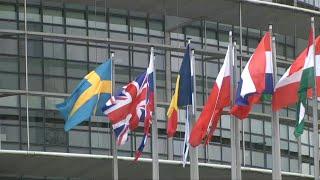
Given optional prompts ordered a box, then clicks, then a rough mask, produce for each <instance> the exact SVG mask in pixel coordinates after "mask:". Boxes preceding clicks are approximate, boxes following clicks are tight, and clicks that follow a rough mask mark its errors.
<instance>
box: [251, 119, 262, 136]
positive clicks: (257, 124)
mask: <svg viewBox="0 0 320 180" xmlns="http://www.w3.org/2000/svg"><path fill="white" fill-rule="evenodd" d="M251 132H252V133H255V134H263V121H261V120H257V119H251Z"/></svg>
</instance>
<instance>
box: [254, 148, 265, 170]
mask: <svg viewBox="0 0 320 180" xmlns="http://www.w3.org/2000/svg"><path fill="white" fill-rule="evenodd" d="M252 165H253V166H257V167H264V154H263V153H261V152H256V151H252Z"/></svg>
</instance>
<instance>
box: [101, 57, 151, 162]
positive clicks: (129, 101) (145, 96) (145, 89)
mask: <svg viewBox="0 0 320 180" xmlns="http://www.w3.org/2000/svg"><path fill="white" fill-rule="evenodd" d="M153 58H154V57H153V53H151V55H150V62H149V67H148V69H147V71H145V72H143V73H141V74H140V75H139V76H138V77H137V78H136V79H135V80H134V81H132V82H130V83H129V84H128V85H126V86H124V87H123V88H122V90H121V91H120V92H119V93H117V95H115V96H113V97H111V98H110V100H109V101H107V103H106V104H105V106H104V107H103V108H102V111H103V112H104V114H105V115H106V116H107V118H108V119H109V120H110V121H111V123H112V127H113V130H114V132H115V135H116V138H117V144H118V145H123V144H125V143H126V141H127V139H128V133H129V132H130V131H134V130H135V129H136V128H137V127H138V126H139V122H141V123H143V124H144V136H143V138H142V142H141V144H140V146H139V148H138V150H137V152H136V158H135V160H137V159H138V158H139V157H140V156H141V154H142V151H143V149H144V146H145V144H146V143H147V139H148V136H149V129H150V125H151V120H152V112H153V111H154V86H153V72H154V69H153Z"/></svg>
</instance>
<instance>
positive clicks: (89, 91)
mask: <svg viewBox="0 0 320 180" xmlns="http://www.w3.org/2000/svg"><path fill="white" fill-rule="evenodd" d="M111 67H112V62H111V60H108V61H106V62H105V63H103V64H101V65H100V66H98V67H97V68H96V69H95V70H93V71H91V72H90V73H89V74H87V75H86V76H85V77H84V79H83V80H82V81H81V82H80V83H79V84H78V86H77V87H76V88H75V89H74V90H73V92H72V93H71V95H70V97H69V98H68V99H66V101H65V102H63V103H61V104H58V105H57V109H58V110H59V111H60V113H61V115H62V116H63V118H64V119H65V120H66V123H65V125H64V129H65V131H68V130H70V129H72V128H73V127H74V126H76V125H78V124H80V123H81V122H83V121H85V120H89V118H90V116H91V115H92V114H94V115H98V114H102V111H101V107H102V106H103V105H104V103H105V102H106V101H107V100H108V99H109V98H110V96H111V92H112V81H111V77H112V75H111V72H112V71H111Z"/></svg>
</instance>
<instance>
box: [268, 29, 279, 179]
mask: <svg viewBox="0 0 320 180" xmlns="http://www.w3.org/2000/svg"><path fill="white" fill-rule="evenodd" d="M269 33H270V36H271V40H270V41H271V45H272V48H271V49H272V64H273V86H275V85H276V83H277V74H278V73H277V53H276V40H275V37H274V36H273V34H272V25H271V24H270V25H269ZM271 120H272V122H271V123H272V134H273V136H272V179H277V180H281V152H280V124H279V112H277V111H273V112H272V118H271Z"/></svg>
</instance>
